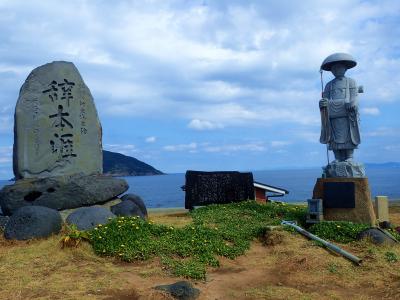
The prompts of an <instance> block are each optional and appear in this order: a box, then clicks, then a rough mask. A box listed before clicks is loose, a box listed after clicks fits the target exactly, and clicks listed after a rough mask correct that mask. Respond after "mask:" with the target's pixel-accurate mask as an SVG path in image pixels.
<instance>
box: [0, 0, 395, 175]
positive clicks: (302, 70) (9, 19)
mask: <svg viewBox="0 0 400 300" xmlns="http://www.w3.org/2000/svg"><path fill="white" fill-rule="evenodd" d="M399 37H400V1H397V0H379V1H359V0H334V1H331V0H326V1H321V0H303V1H288V0H280V1H267V0H266V1H245V0H243V1H233V0H226V1H224V0H220V1H209V0H202V1H194V0H193V1H190V0H187V1H183V0H182V1H163V0H160V1H143V0H141V1H77V0H71V1H68V2H65V1H45V0H41V1H18V0H10V1H7V0H0V178H2V179H8V178H11V177H12V146H13V123H14V109H15V104H16V101H17V99H18V94H19V89H20V87H21V85H22V84H23V82H24V81H25V79H26V78H27V76H28V75H29V73H30V72H31V71H32V70H33V69H34V68H36V67H38V66H40V65H43V64H45V63H48V62H52V61H57V60H65V61H71V62H73V63H74V64H75V65H76V67H77V68H78V69H79V71H80V73H81V75H82V77H83V79H84V81H85V83H86V85H87V86H88V87H89V89H90V91H91V93H92V95H93V98H94V101H95V104H96V107H97V110H98V113H99V117H100V121H101V123H102V127H103V148H104V149H105V150H110V151H115V152H120V153H123V154H126V155H130V156H133V157H136V158H137V159H140V160H142V161H144V162H146V163H149V164H151V165H153V166H154V167H155V168H157V169H159V170H162V171H164V172H167V173H176V172H185V171H186V170H188V169H191V170H205V171H211V170H241V171H248V170H265V169H280V168H286V169H287V168H302V167H319V166H323V165H325V164H326V160H327V158H326V147H325V145H322V144H320V143H319V134H320V127H321V126H320V113H319V108H318V101H319V100H320V94H321V84H320V74H319V69H320V66H321V63H322V61H323V60H324V59H325V58H326V57H327V56H328V55H330V54H332V53H335V52H346V53H350V54H351V55H352V56H353V57H354V58H355V59H356V61H357V66H356V67H355V68H353V69H350V70H348V71H347V73H346V76H348V77H351V78H353V79H355V80H356V82H357V84H358V85H362V86H363V87H364V93H363V94H360V97H359V105H360V118H361V144H360V146H359V149H358V150H356V152H355V159H356V160H357V161H360V162H369V163H371V162H375V163H380V162H388V161H397V162H398V161H400V158H399V156H400V155H399V154H400V118H399V113H400V88H399V87H400V38H399ZM323 77H324V82H325V83H326V82H328V81H329V80H331V79H332V78H333V77H332V74H331V73H329V72H324V74H323ZM332 156H333V155H332V154H331V159H332Z"/></svg>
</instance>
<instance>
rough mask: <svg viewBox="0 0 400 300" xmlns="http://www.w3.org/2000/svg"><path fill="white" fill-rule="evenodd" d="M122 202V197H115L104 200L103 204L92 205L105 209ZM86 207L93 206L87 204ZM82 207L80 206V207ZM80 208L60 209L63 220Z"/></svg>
mask: <svg viewBox="0 0 400 300" xmlns="http://www.w3.org/2000/svg"><path fill="white" fill-rule="evenodd" d="M118 203H121V199H119V198H113V199H111V200H109V201H107V202H104V203H102V204H96V205H92V206H100V207H104V208H105V209H108V210H110V207H111V206H113V205H115V204H118ZM86 207H91V206H86ZM79 208H80V207H79ZM79 208H70V209H64V210H60V211H59V212H60V214H61V218H62V219H63V221H64V222H65V220H66V219H67V217H68V216H69V215H70V214H72V213H73V212H74V211H76V210H77V209H79Z"/></svg>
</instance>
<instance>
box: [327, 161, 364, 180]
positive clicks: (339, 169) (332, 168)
mask: <svg viewBox="0 0 400 300" xmlns="http://www.w3.org/2000/svg"><path fill="white" fill-rule="evenodd" d="M323 170H324V175H325V177H326V178H337V177H340V178H343V177H345V178H364V177H365V168H364V165H363V164H360V163H357V162H355V161H333V162H331V163H330V164H329V165H327V166H326V167H324V168H323Z"/></svg>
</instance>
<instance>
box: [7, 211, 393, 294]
mask: <svg viewBox="0 0 400 300" xmlns="http://www.w3.org/2000/svg"><path fill="white" fill-rule="evenodd" d="M223 206H225V209H224V208H222V206H215V207H214V208H213V207H207V208H206V210H199V211H194V212H193V213H192V214H183V213H181V212H180V213H166V214H162V213H152V212H149V217H150V219H149V221H151V222H150V223H151V224H152V225H154V226H155V227H157V226H162V227H165V228H166V229H167V230H168V231H167V232H174V231H176V230H178V229H183V228H185V227H187V228H188V227H195V228H196V226H197V225H196V224H195V219H196V217H195V216H194V215H197V214H198V215H197V216H198V217H199V219H198V222H199V223H198V224H203V226H204V227H207V228H208V229H212V228H214V227H217V228H218V230H217V232H218V231H219V230H220V231H221V232H224V231H226V233H225V234H227V235H226V236H228V237H229V236H230V235H231V234H232V236H233V237H234V236H235V234H234V231H235V230H233V229H232V230H229V228H226V227H229V226H235V224H237V223H240V222H241V223H242V225H243V226H246V227H247V226H248V228H247V229H246V230H245V231H246V232H249V229H250V228H255V229H256V230H255V231H256V232H257V230H259V229H257V227H258V228H261V230H259V231H258V232H262V228H264V227H265V226H267V225H268V224H271V225H277V224H278V223H279V222H280V219H287V220H292V219H297V220H298V222H299V223H300V224H301V225H302V226H303V225H304V223H302V218H303V214H304V212H305V209H304V207H299V208H293V207H292V205H281V204H274V205H272V206H269V204H268V205H258V204H256V208H255V209H253V204H251V205H248V204H244V205H243V207H236V208H235V207H231V205H230V204H229V205H223ZM390 209H391V210H390V213H391V215H390V220H391V222H392V224H400V209H397V208H395V209H393V208H392V207H391V208H390ZM213 210H215V212H213ZM218 210H219V212H218ZM254 210H255V211H256V212H254ZM264 210H265V211H264ZM200 214H202V215H203V216H204V218H201V217H200ZM229 214H234V215H235V218H236V219H238V220H235V218H229V216H228V215H229ZM246 215H249V216H253V217H254V220H253V221H251V222H252V223H253V225H251V226H250V225H247V224H244V223H245V222H244V221H243V220H245V221H246V222H248V217H249V216H246ZM258 215H259V216H258ZM269 215H270V216H271V217H269ZM264 216H266V217H265V218H264ZM218 218H220V219H219V220H218ZM200 221H201V222H200ZM196 222H197V221H196ZM225 222H227V223H226V224H225ZM147 223H149V222H147ZM217 223H219V224H217ZM107 226H108V225H107ZM119 226H121V225H119ZM101 227H102V226H100V227H99V228H101ZM169 227H173V229H172V230H171V229H168V228H169ZM99 228H98V229H97V230H100V229H99ZM117 228H118V227H117ZM121 228H122V226H121ZM121 228H118V229H119V230H121ZM224 228H225V229H224ZM188 229H189V228H188ZM70 230H71V229H70ZM190 230H192V229H191V228H190ZM214 230H215V229H214ZM337 230H338V231H339V230H340V228H337ZM231 231H233V232H231ZM70 232H71V231H70ZM189 232H190V231H189ZM271 233H276V234H278V233H279V235H280V237H281V238H280V239H279V241H278V242H277V243H272V244H268V245H267V246H266V245H264V244H263V243H262V242H259V241H258V240H257V238H253V239H254V241H253V242H252V243H251V247H250V249H249V250H245V252H244V255H240V256H238V257H236V259H234V260H231V259H229V258H227V257H224V256H222V255H219V254H214V257H215V258H216V259H217V260H218V261H219V264H220V267H219V268H212V267H211V268H210V267H208V264H205V266H206V270H207V273H204V274H205V276H206V278H207V280H206V281H195V282H194V283H195V284H196V285H197V287H198V288H200V290H201V291H202V292H201V293H202V295H203V296H204V297H205V298H211V297H213V298H217V297H218V299H240V300H246V299H255V298H256V299H355V300H357V299H360V300H361V299H397V298H398V288H399V285H398V283H399V281H400V271H399V270H400V247H399V246H398V245H393V246H389V245H386V246H376V245H373V244H371V243H370V241H368V240H364V241H357V242H351V243H347V244H341V243H338V245H339V246H340V247H342V248H343V249H345V250H347V251H349V252H350V253H352V254H355V255H357V256H358V257H360V258H362V259H363V264H362V265H361V266H354V265H353V264H351V263H350V262H349V261H347V260H346V259H343V257H341V256H337V255H335V254H334V253H331V252H328V251H326V250H325V249H323V248H321V247H319V246H316V245H314V243H312V242H311V241H309V240H307V239H306V238H304V237H303V236H301V235H300V234H297V233H295V234H292V233H290V232H287V231H282V230H272V231H271ZM66 234H67V232H62V233H61V234H59V235H55V236H52V237H49V238H46V239H38V240H35V239H34V240H30V241H21V242H19V241H9V240H5V239H4V238H3V237H0V277H1V278H2V284H1V286H0V299H108V300H109V299H149V300H150V299H157V300H160V299H164V300H165V299H166V298H165V297H164V296H163V295H160V294H159V292H157V291H155V290H154V289H153V287H154V286H156V285H159V284H169V283H173V282H176V281H179V280H181V278H179V277H174V276H171V275H170V273H169V272H171V273H172V272H173V271H174V270H175V274H178V275H179V276H186V277H191V276H188V275H187V272H188V270H189V271H190V270H191V271H193V272H195V274H199V273H201V272H199V270H198V269H196V268H194V267H193V265H192V262H195V263H196V266H201V267H202V266H204V264H203V263H199V262H198V261H197V260H196V259H195V258H194V257H193V256H192V254H190V255H189V256H187V257H181V256H180V255H178V254H176V253H174V254H171V255H164V256H161V255H159V254H157V253H151V254H150V256H149V257H150V259H148V260H137V259H133V260H132V263H125V262H124V261H123V260H121V257H120V256H119V255H118V253H116V255H110V256H103V254H101V255H102V256H98V255H97V254H95V253H94V251H93V246H92V245H91V244H89V243H87V242H86V241H85V240H86V238H88V236H87V234H86V235H85V234H84V233H82V232H79V233H78V232H75V233H74V234H75V235H71V237H70V238H71V239H72V241H71V243H70V245H72V246H73V247H64V249H62V248H61V244H60V240H64V238H65V237H66V236H65V235H66ZM199 238H201V237H200V236H199ZM74 239H80V240H81V241H82V242H81V243H79V244H78V246H77V247H74V246H75V242H74ZM67 243H69V241H68V242H67ZM226 243H228V245H229V246H230V247H232V246H233V247H234V244H233V243H232V241H229V240H227V241H226ZM171 247H172V245H171ZM153 258H154V259H153ZM165 270H169V272H165ZM192 277H193V276H192ZM354 291H357V293H356V294H354Z"/></svg>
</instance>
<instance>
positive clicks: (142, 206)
mask: <svg viewBox="0 0 400 300" xmlns="http://www.w3.org/2000/svg"><path fill="white" fill-rule="evenodd" d="M121 200H122V201H126V200H129V201H132V202H133V203H135V204H136V205H137V206H139V208H140V209H141V210H142V212H143V214H144V216H145V217H147V208H146V205H145V204H144V201H143V199H142V198H141V197H140V196H138V195H135V194H126V195H123V196H122V197H121Z"/></svg>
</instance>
